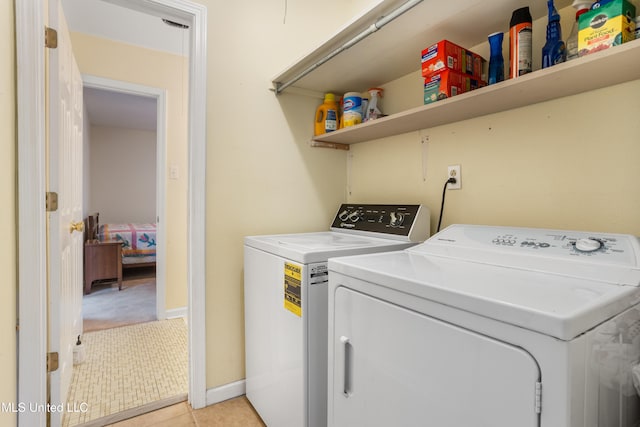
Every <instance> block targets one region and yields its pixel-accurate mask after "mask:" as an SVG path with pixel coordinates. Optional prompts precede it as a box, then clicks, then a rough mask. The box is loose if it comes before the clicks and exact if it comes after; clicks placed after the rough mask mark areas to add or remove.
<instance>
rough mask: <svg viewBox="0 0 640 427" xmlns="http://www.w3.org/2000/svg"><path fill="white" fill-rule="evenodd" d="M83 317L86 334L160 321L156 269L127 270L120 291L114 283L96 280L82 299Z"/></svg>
mask: <svg viewBox="0 0 640 427" xmlns="http://www.w3.org/2000/svg"><path fill="white" fill-rule="evenodd" d="M82 319H83V330H84V332H85V333H86V332H91V331H100V330H104V329H111V328H116V327H119V326H125V325H132V324H136V323H142V322H151V321H153V320H157V318H156V278H155V270H154V269H151V270H149V269H147V270H145V269H139V270H138V269H136V270H131V272H126V274H125V277H124V278H123V281H122V290H121V291H120V290H118V286H117V284H116V283H114V282H108V283H104V284H99V283H94V284H93V286H92V288H91V293H90V294H88V295H84V297H83V298H82Z"/></svg>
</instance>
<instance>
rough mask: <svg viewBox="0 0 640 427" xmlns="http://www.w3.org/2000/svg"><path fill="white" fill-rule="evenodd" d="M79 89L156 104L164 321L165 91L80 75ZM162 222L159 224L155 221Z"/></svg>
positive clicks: (159, 293)
mask: <svg viewBox="0 0 640 427" xmlns="http://www.w3.org/2000/svg"><path fill="white" fill-rule="evenodd" d="M82 86H83V87H89V88H93V89H101V90H106V91H109V92H118V93H126V94H128V95H136V96H144V97H147V98H154V99H155V100H156V180H155V181H156V223H157V233H158V234H157V236H156V243H157V245H156V317H157V318H158V320H164V319H166V318H167V310H166V307H165V300H166V295H165V290H166V271H167V267H166V261H167V258H166V250H167V247H166V243H167V241H166V236H167V234H166V233H167V226H166V222H165V218H166V209H165V207H166V178H167V173H166V169H167V167H166V162H167V156H166V152H167V109H166V108H167V103H166V102H167V101H166V98H167V91H166V90H165V89H162V88H156V87H151V86H145V85H140V84H135V83H129V82H124V81H120V80H113V79H107V78H104V77H98V76H92V75H88V74H83V75H82ZM158 218H162V221H158Z"/></svg>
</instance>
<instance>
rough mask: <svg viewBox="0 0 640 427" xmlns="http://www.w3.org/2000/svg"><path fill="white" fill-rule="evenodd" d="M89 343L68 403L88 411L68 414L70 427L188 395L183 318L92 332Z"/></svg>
mask: <svg viewBox="0 0 640 427" xmlns="http://www.w3.org/2000/svg"><path fill="white" fill-rule="evenodd" d="M84 344H85V348H86V360H85V362H84V363H83V364H80V365H76V366H74V372H73V379H72V383H71V387H70V390H69V398H68V403H69V405H74V406H71V407H75V408H81V409H82V408H86V411H77V412H71V413H67V414H65V417H64V421H63V426H65V427H67V426H74V425H78V424H83V423H86V422H89V421H91V420H96V419H99V418H102V417H105V416H108V415H111V414H113V413H117V412H122V411H125V410H128V409H131V408H135V407H139V406H142V405H145V404H149V403H151V402H155V401H158V400H162V399H167V398H171V397H174V396H176V395H181V394H186V393H187V391H188V386H189V380H188V363H189V358H188V351H187V324H186V322H185V321H184V320H183V319H171V320H162V321H157V322H149V323H140V324H136V325H131V326H123V327H120V328H114V329H107V330H103V331H96V332H88V333H86V334H85V335H84ZM83 403H85V405H82V404H83Z"/></svg>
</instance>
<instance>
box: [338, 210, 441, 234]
mask: <svg viewBox="0 0 640 427" xmlns="http://www.w3.org/2000/svg"><path fill="white" fill-rule="evenodd" d="M429 220H430V219H429V214H428V210H427V209H426V208H424V207H422V206H421V205H361V204H343V205H341V206H340V209H338V212H337V213H336V216H335V218H334V219H333V223H332V224H331V229H332V230H354V231H361V232H367V233H383V234H385V235H395V236H403V237H409V236H410V235H411V233H412V231H413V230H415V228H416V226H417V227H418V228H419V229H426V231H425V232H423V234H424V233H426V234H424V235H423V236H422V237H421V238H420V239H419V240H425V239H426V238H427V237H429V234H428V230H429V222H430V221H429Z"/></svg>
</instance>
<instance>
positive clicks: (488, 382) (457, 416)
mask: <svg viewBox="0 0 640 427" xmlns="http://www.w3.org/2000/svg"><path fill="white" fill-rule="evenodd" d="M333 298H335V305H334V307H335V310H334V318H333V321H332V320H331V319H330V323H329V331H330V332H329V333H330V337H331V339H332V341H333V360H334V362H333V369H332V372H330V375H329V378H330V382H329V399H330V402H329V408H330V409H329V420H328V425H329V426H330V427H338V426H341V427H360V426H361V427H376V426H380V427H388V426H398V427H403V426H406V427H415V426H437V427H461V426H474V427H515V426H517V427H534V426H538V425H539V421H538V420H539V414H537V413H536V409H535V400H536V399H535V397H536V384H537V382H538V381H539V375H540V373H539V370H538V365H537V364H536V362H535V360H534V359H533V358H532V356H531V355H530V354H529V353H527V352H525V351H523V350H522V349H520V348H518V347H514V346H511V345H508V344H506V343H503V342H500V341H497V340H494V339H492V338H489V337H487V336H483V335H480V334H477V333H474V332H472V331H469V330H465V329H462V328H459V327H456V326H454V325H451V324H448V323H445V322H442V321H439V320H437V319H434V318H431V317H428V316H425V315H423V314H420V313H416V312H414V311H410V310H407V309H405V308H402V307H399V306H397V305H393V304H389V303H387V302H385V301H381V300H378V299H376V298H372V297H370V296H367V295H363V294H361V293H358V292H355V291H352V290H350V289H346V288H343V287H340V288H338V289H337V290H336V292H335V294H334V297H333ZM330 365H331V364H330Z"/></svg>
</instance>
